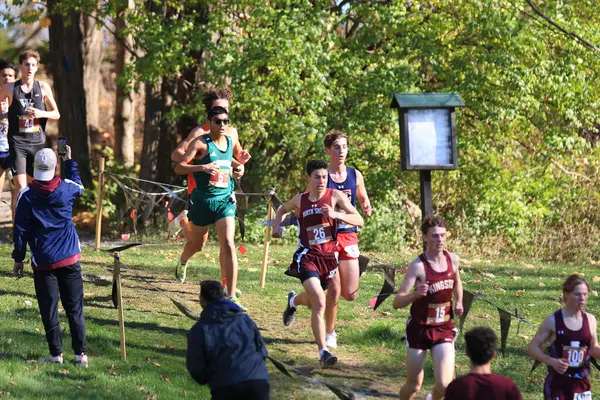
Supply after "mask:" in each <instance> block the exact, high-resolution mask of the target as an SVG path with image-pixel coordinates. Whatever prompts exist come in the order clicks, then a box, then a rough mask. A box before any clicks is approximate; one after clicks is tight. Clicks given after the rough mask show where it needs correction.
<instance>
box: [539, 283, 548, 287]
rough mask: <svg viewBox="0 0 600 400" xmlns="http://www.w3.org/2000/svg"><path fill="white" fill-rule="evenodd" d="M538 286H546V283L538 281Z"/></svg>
mask: <svg viewBox="0 0 600 400" xmlns="http://www.w3.org/2000/svg"><path fill="white" fill-rule="evenodd" d="M538 286H539V287H544V286H546V285H544V283H543V282H538Z"/></svg>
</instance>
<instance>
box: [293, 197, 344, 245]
mask: <svg viewBox="0 0 600 400" xmlns="http://www.w3.org/2000/svg"><path fill="white" fill-rule="evenodd" d="M332 193H333V190H332V189H326V191H325V194H324V195H323V196H322V197H321V198H320V199H319V200H317V201H310V200H309V198H308V196H309V194H308V192H306V193H302V197H301V200H300V216H299V217H298V223H299V225H300V233H299V235H298V239H299V241H300V245H301V246H303V247H306V248H308V249H310V250H312V251H313V252H314V253H317V254H322V255H327V256H332V255H333V254H334V253H335V251H336V247H337V245H336V241H335V240H336V221H335V220H333V219H331V218H325V217H324V216H323V213H322V211H321V210H322V208H323V206H324V205H325V204H327V205H328V206H330V207H331V206H332V205H331V204H332V203H331V194H332Z"/></svg>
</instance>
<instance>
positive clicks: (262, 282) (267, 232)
mask: <svg viewBox="0 0 600 400" xmlns="http://www.w3.org/2000/svg"><path fill="white" fill-rule="evenodd" d="M269 194H270V193H269ZM272 213H273V204H272V203H271V196H269V203H268V204H267V221H268V220H270V219H271V218H273V217H272V216H271V214H272ZM270 238H271V227H270V226H267V229H266V230H265V241H264V243H263V259H262V268H261V271H260V288H261V289H264V288H265V281H266V280H267V264H268V259H269V239H270Z"/></svg>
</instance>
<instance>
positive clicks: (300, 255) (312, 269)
mask: <svg viewBox="0 0 600 400" xmlns="http://www.w3.org/2000/svg"><path fill="white" fill-rule="evenodd" d="M337 271H338V260H337V258H336V257H335V255H333V254H332V255H330V256H329V255H320V254H314V253H312V252H310V251H309V249H307V248H303V247H300V248H298V249H297V250H296V251H295V252H294V255H293V257H292V262H291V264H290V266H289V267H288V269H287V271H285V274H286V275H289V276H293V277H295V278H298V279H300V282H302V283H304V281H306V280H307V279H310V278H317V279H319V281H320V282H321V287H322V288H323V290H327V288H328V287H329V282H331V279H333V277H334V276H335V274H336V273H337Z"/></svg>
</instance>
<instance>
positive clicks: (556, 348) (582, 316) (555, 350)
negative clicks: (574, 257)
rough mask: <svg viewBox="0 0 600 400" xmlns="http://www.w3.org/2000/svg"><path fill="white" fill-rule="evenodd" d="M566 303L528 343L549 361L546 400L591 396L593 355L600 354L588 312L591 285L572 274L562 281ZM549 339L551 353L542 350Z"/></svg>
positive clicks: (538, 357) (593, 320)
mask: <svg viewBox="0 0 600 400" xmlns="http://www.w3.org/2000/svg"><path fill="white" fill-rule="evenodd" d="M562 291H563V301H564V303H565V305H564V307H563V308H561V309H560V310H558V311H556V312H554V313H553V314H551V315H550V316H548V317H547V318H546V319H545V320H544V322H542V325H541V326H540V328H539V329H538V331H537V333H536V334H535V336H534V337H533V339H532V340H531V343H530V344H529V347H528V351H529V354H530V355H531V356H532V357H533V358H535V359H536V360H538V361H540V362H543V363H544V364H546V365H548V376H547V377H546V382H545V384H544V399H546V400H591V399H592V387H591V385H590V380H589V378H588V376H589V375H590V358H591V357H594V358H598V357H600V347H599V346H598V338H597V332H596V329H597V323H596V317H594V316H593V315H592V314H589V313H586V312H584V311H583V309H584V308H585V306H586V303H587V299H588V295H589V292H590V285H589V283H588V282H587V281H586V280H585V278H584V277H583V276H581V275H578V274H573V275H571V276H569V277H568V278H567V280H566V281H565V282H564V283H563V287H562ZM548 342H550V343H551V345H550V354H548V355H547V354H544V351H543V350H542V348H543V346H544V344H545V343H548Z"/></svg>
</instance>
